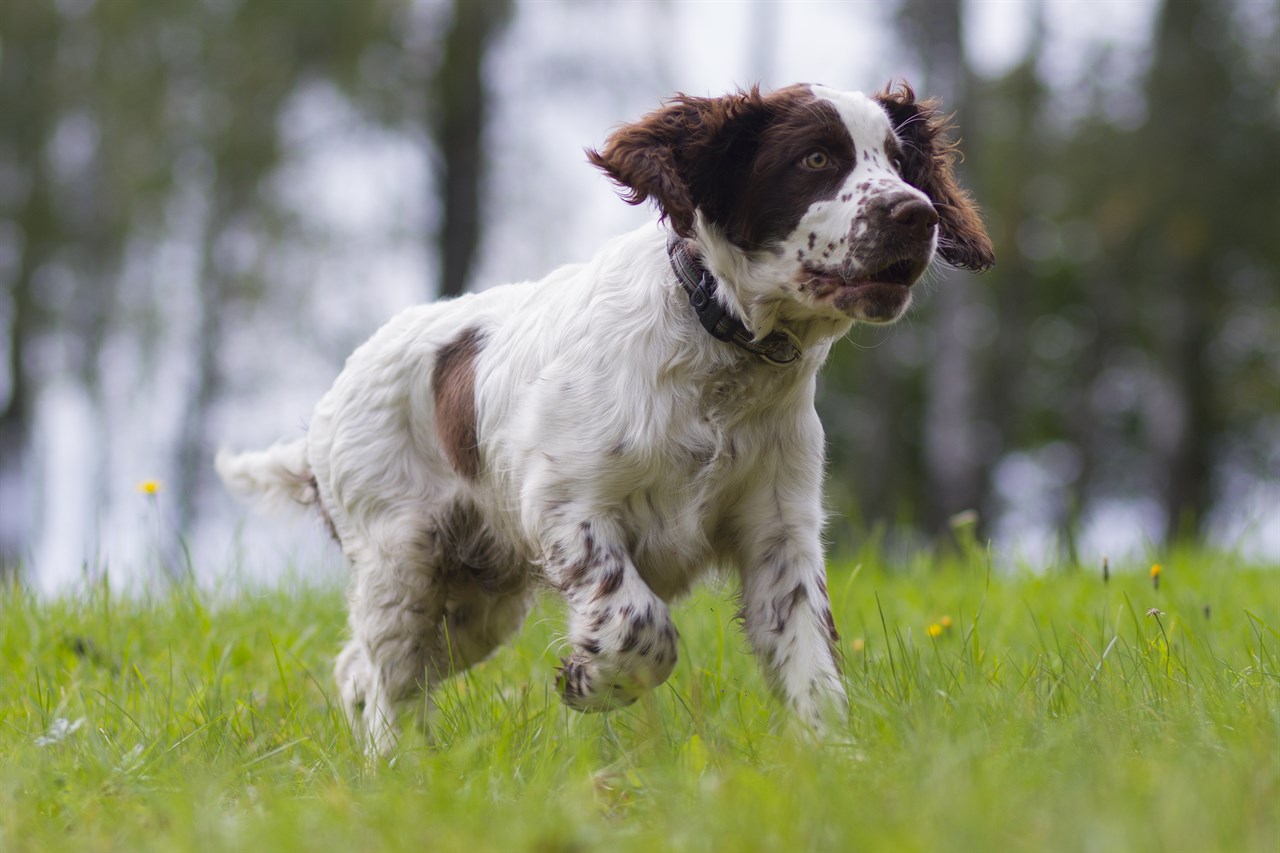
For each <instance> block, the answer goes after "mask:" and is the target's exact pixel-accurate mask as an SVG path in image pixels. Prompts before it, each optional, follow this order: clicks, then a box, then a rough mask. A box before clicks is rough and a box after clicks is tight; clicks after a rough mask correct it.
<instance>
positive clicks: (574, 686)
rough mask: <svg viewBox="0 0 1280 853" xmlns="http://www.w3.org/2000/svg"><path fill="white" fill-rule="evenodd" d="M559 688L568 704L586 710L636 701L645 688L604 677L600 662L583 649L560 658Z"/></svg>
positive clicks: (602, 708)
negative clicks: (634, 686)
mask: <svg viewBox="0 0 1280 853" xmlns="http://www.w3.org/2000/svg"><path fill="white" fill-rule="evenodd" d="M556 689H557V690H558V691H560V698H561V700H562V701H563V702H564V704H566V705H568V706H569V707H570V708H572V709H573V710H575V711H582V712H583V713H596V712H599V711H613V710H616V709H618V708H625V707H626V706H627V705H630V704H631V703H632V702H635V701H636V699H637V698H639V696H640V692H641V691H639V690H636V689H634V688H632V687H630V686H628V685H620V684H615V683H613V682H612V681H610V680H607V679H604V678H602V676H601V667H600V664H599V662H598V661H597V660H595V659H594V658H592V657H590V656H588V655H585V654H583V653H582V652H575V653H573V654H572V655H570V656H569V657H567V658H562V659H561V660H560V668H559V669H557V670H556Z"/></svg>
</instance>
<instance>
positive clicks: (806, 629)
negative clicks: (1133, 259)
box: [216, 83, 994, 754]
mask: <svg viewBox="0 0 1280 853" xmlns="http://www.w3.org/2000/svg"><path fill="white" fill-rule="evenodd" d="M948 131H949V128H948V126H947V118H946V117H945V116H943V115H941V114H940V113H939V105H938V104H937V103H936V102H933V101H919V100H917V99H916V96H915V93H914V92H913V91H912V90H911V88H910V86H908V85H907V84H905V83H902V84H899V85H898V86H897V87H896V88H891V89H889V90H886V91H883V92H881V93H879V94H876V95H874V96H866V95H863V94H861V93H857V92H842V91H836V90H833V89H829V88H825V87H822V86H816V85H796V86H790V87H788V88H784V89H780V90H777V91H774V92H771V93H761V92H760V90H759V88H758V87H757V88H753V89H750V90H748V91H739V92H737V93H735V94H731V95H728V96H725V97H718V98H704V97H689V96H684V95H678V96H676V97H674V98H673V99H671V100H669V101H667V102H665V103H664V104H663V105H662V106H661V107H660V108H659V109H657V110H656V111H654V112H652V113H650V114H648V115H646V116H645V117H644V118H642V119H641V120H640V121H638V122H635V123H633V124H628V125H624V126H622V127H620V128H619V129H617V130H616V131H615V132H614V133H613V134H612V135H611V136H609V138H608V139H607V140H606V142H605V144H604V145H603V147H602V148H601V149H599V150H590V149H589V150H588V151H587V158H588V160H589V161H590V162H591V163H592V164H594V165H595V166H597V167H599V168H600V169H601V170H603V171H604V172H605V174H606V175H608V177H609V178H611V179H612V180H613V181H614V182H615V183H616V184H617V185H618V187H619V189H620V192H621V194H622V196H623V198H624V200H625V201H627V202H629V203H631V204H640V203H642V202H644V201H645V200H652V201H653V202H654V203H655V204H656V207H657V209H658V210H657V213H658V217H657V222H656V224H655V223H651V224H649V225H647V226H645V227H642V228H640V229H639V230H636V231H634V232H632V233H630V234H626V235H624V236H621V237H618V238H615V239H614V240H612V241H611V242H609V243H607V244H606V245H605V246H604V248H603V249H601V250H600V251H599V252H598V253H597V254H596V255H595V256H594V257H593V258H591V260H589V261H587V262H586V263H583V264H576V265H569V266H564V267H561V268H559V269H557V270H555V271H554V272H552V273H551V274H550V275H548V276H547V277H546V278H543V279H542V280H541V281H537V282H532V283H520V284H510V285H505V286H501V287H495V288H492V289H490V290H485V291H483V292H480V293H473V294H468V295H464V296H461V297H458V298H456V299H452V300H447V301H442V302H437V303H435V304H430V305H424V306H418V307H413V308H409V309H407V310H405V311H403V312H402V313H400V314H398V315H397V316H396V317H394V319H392V320H391V321H390V322H389V323H387V325H385V326H384V327H383V328H382V329H381V330H379V331H378V332H377V333H376V334H375V335H374V336H373V338H372V339H370V340H369V341H368V342H367V343H365V344H364V345H363V346H361V347H360V348H359V349H357V350H356V351H355V353H354V354H353V355H352V356H351V357H350V358H349V359H348V361H347V363H346V366H345V368H344V369H343V370H342V372H341V374H340V375H339V376H338V378H337V380H336V382H335V383H334V385H333V387H332V389H331V390H330V391H329V392H328V393H327V394H325V396H324V397H323V399H321V400H320V402H319V404H318V405H317V406H316V409H315V413H314V415H313V417H312V419H311V422H310V427H309V429H308V431H307V434H306V436H305V437H304V438H300V439H297V440H293V441H285V442H281V443H278V444H276V445H274V446H272V447H271V448H269V449H267V450H265V451H261V452H250V453H243V454H240V455H233V454H232V453H230V452H228V451H226V450H223V451H221V452H219V454H218V456H217V460H216V467H217V469H218V471H219V473H220V475H221V477H222V479H223V481H224V482H225V483H226V484H227V486H228V487H229V488H230V490H231V491H233V492H235V493H238V494H241V495H246V496H250V495H256V496H258V497H262V498H267V499H271V498H275V499H282V500H289V501H293V502H296V503H300V504H304V505H308V506H312V507H315V508H316V509H317V510H318V511H319V513H320V514H321V516H322V517H323V519H324V520H325V523H326V524H327V526H328V529H329V531H330V533H331V534H332V535H333V538H334V539H335V540H337V542H338V544H339V545H340V546H341V548H342V550H343V552H344V554H345V555H346V557H347V559H348V560H349V561H350V563H351V567H352V571H353V580H352V587H351V590H350V594H349V603H350V619H349V622H350V630H351V638H350V641H349V642H348V643H347V644H346V647H345V648H344V649H343V651H342V652H341V654H340V655H339V656H338V659H337V664H336V667H335V672H336V678H337V683H338V687H339V690H340V693H341V697H342V703H343V707H344V709H345V710H346V713H347V716H348V719H349V720H350V722H351V724H352V727H353V729H354V730H355V731H356V732H357V734H358V735H359V736H360V737H361V738H362V739H363V742H364V743H365V744H366V746H367V748H368V749H369V750H370V752H372V753H375V754H377V753H382V754H385V753H387V752H388V751H389V750H390V749H392V748H393V746H394V744H395V742H396V738H397V732H398V728H397V723H396V720H397V714H398V713H399V712H401V711H403V709H404V705H405V703H407V702H408V701H410V700H412V699H414V698H415V697H417V696H420V695H421V692H422V691H423V690H425V689H429V688H430V687H432V686H433V685H435V684H437V683H438V682H439V681H440V680H442V679H444V678H447V677H448V676H450V675H451V674H454V673H457V672H459V671H462V670H464V669H466V668H467V667H470V666H472V665H474V664H475V663H477V662H478V661H481V660H483V659H485V658H486V657H488V656H489V655H490V654H491V653H492V652H493V651H494V650H495V649H496V648H497V647H498V646H499V645H500V644H501V643H503V642H504V641H505V640H507V639H508V638H509V637H510V636H511V635H512V634H513V633H514V632H515V631H516V630H517V629H518V628H519V627H520V625H521V623H522V621H523V620H524V618H525V615H526V614H527V613H528V611H529V608H530V605H531V602H532V599H533V595H534V592H535V591H536V589H538V588H539V587H547V588H550V589H552V590H554V591H556V592H557V593H558V594H559V595H560V596H562V597H563V599H564V601H565V602H566V604H567V606H568V643H569V645H571V646H572V649H571V651H570V653H569V654H568V656H567V657H565V658H564V659H563V661H562V665H561V667H560V668H559V670H558V674H557V678H556V684H557V688H558V690H559V693H560V695H561V697H562V699H563V701H564V702H565V703H566V704H567V705H568V706H569V707H571V708H574V709H576V710H579V711H606V710H609V709H613V708H618V707H621V706H624V705H627V704H629V703H631V702H634V701H635V700H636V698H637V697H639V696H640V695H641V694H643V693H644V692H645V691H648V690H651V689H653V688H654V687H655V686H657V685H660V684H662V683H663V682H664V681H666V679H667V678H668V676H670V674H671V672H672V669H673V668H674V667H675V664H676V656H677V641H678V637H679V634H678V633H677V630H676V626H675V625H674V623H673V622H672V618H671V611H670V608H669V604H670V602H672V601H673V600H675V599H677V598H679V597H680V596H681V595H682V594H684V593H685V592H687V591H688V590H689V589H690V587H691V585H692V584H694V583H695V582H696V581H697V580H698V579H699V578H701V577H703V576H704V575H706V574H707V573H708V572H712V571H715V570H719V571H722V572H726V573H731V574H736V576H737V578H738V582H739V586H740V589H739V596H740V604H741V610H740V613H739V616H740V619H741V622H742V626H743V629H744V631H745V634H746V636H747V638H748V640H749V642H750V645H751V648H752V650H753V651H754V653H755V655H756V656H757V658H758V660H759V664H760V667H761V669H762V671H763V674H764V677H765V679H766V681H767V682H768V684H769V685H770V687H771V688H772V689H773V690H774V692H775V693H776V694H777V695H779V696H780V697H781V698H782V699H783V700H784V701H785V703H786V704H787V705H789V706H790V708H791V709H792V710H793V711H794V713H795V714H796V715H797V716H798V718H799V719H800V720H802V721H804V722H805V723H806V724H808V725H810V726H813V727H815V728H816V729H817V730H819V731H822V730H826V729H829V727H830V726H831V725H832V724H833V722H836V721H839V720H842V719H844V717H845V714H846V713H847V700H846V698H845V692H844V686H843V682H842V678H841V673H840V655H839V652H838V646H837V641H838V635H837V632H836V627H835V623H834V621H833V619H832V614H831V606H830V603H829V599H828V594H827V587H826V575H825V565H824V560H823V549H822V542H821V532H822V526H823V507H822V500H821V489H822V476H823V461H824V460H823V453H824V447H823V432H822V426H821V424H820V423H819V421H818V417H817V414H816V413H815V411H814V402H813V401H814V388H815V381H816V375H817V372H818V370H819V368H820V367H821V366H822V364H823V362H825V361H826V359H827V355H828V353H829V351H830V349H831V347H832V345H833V343H835V342H836V341H837V340H838V339H840V338H841V337H842V336H843V335H844V334H845V333H846V332H848V331H849V329H850V327H851V326H852V325H853V324H854V323H857V322H862V323H890V322H892V321H894V320H896V319H897V318H899V317H900V316H902V314H903V312H904V311H906V310H907V308H908V306H909V305H910V303H911V300H912V294H913V288H912V285H913V284H915V283H916V282H917V281H918V280H919V279H920V277H921V276H922V275H923V274H924V272H925V270H926V269H927V268H928V267H929V265H930V263H931V262H932V261H933V260H934V259H935V256H940V257H941V259H942V260H943V261H946V262H948V263H950V264H951V265H953V266H957V267H963V268H967V269H970V270H975V271H981V270H984V269H986V268H988V267H990V266H991V265H992V264H993V263H994V255H993V251H992V246H991V243H990V240H989V239H988V237H987V234H986V232H985V230H984V227H983V224H982V220H981V217H980V214H979V212H978V210H977V208H976V206H975V204H974V202H973V201H972V200H971V198H970V196H969V195H968V193H967V192H966V191H964V190H963V189H961V187H960V186H958V184H957V181H956V178H955V176H954V171H953V161H954V158H955V156H956V147H955V143H953V142H952V141H951V140H950V138H949V137H948Z"/></svg>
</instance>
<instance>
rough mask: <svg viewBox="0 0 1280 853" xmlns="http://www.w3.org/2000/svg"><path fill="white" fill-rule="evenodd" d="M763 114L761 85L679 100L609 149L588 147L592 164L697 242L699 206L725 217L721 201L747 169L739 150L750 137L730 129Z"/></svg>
mask: <svg viewBox="0 0 1280 853" xmlns="http://www.w3.org/2000/svg"><path fill="white" fill-rule="evenodd" d="M763 112H764V102H763V99H762V98H761V97H760V90H759V88H758V87H755V88H752V89H751V91H749V92H739V93H737V94H736V95H727V96H725V97H722V98H697V97H690V96H688V95H677V96H676V97H674V98H673V99H671V100H670V101H667V102H665V103H664V104H663V106H662V108H661V109H658V110H655V111H654V112H651V113H649V114H648V115H646V116H645V117H644V118H642V119H640V121H637V122H634V123H632V124H627V125H623V126H622V127H620V128H618V129H617V130H616V131H614V132H613V133H612V134H611V135H610V136H609V138H608V139H607V140H605V144H604V148H603V150H600V151H597V150H594V149H590V148H588V149H587V159H588V160H589V161H590V162H591V163H592V165H594V166H596V167H598V168H600V169H601V170H603V171H604V173H605V174H606V175H608V176H609V177H610V178H611V179H612V180H613V182H614V183H616V184H617V185H618V186H619V187H620V188H621V190H622V191H621V193H620V195H621V196H622V198H623V200H624V201H626V202H627V203H628V204H640V203H641V202H643V201H645V200H646V199H650V198H652V199H653V200H654V201H655V202H656V203H657V205H658V209H659V211H660V213H661V214H662V218H663V219H666V220H667V221H669V222H670V223H671V227H672V228H673V229H674V230H675V231H676V233H677V234H680V235H681V236H683V237H692V236H694V223H695V221H696V214H697V210H698V208H700V207H701V208H703V209H704V211H706V212H708V213H711V212H712V211H716V212H718V211H719V208H720V207H721V205H720V203H719V202H720V201H721V197H722V196H723V195H724V194H726V193H730V192H732V187H733V182H732V181H731V180H730V179H729V173H730V172H731V170H732V169H733V168H734V167H735V166H738V165H741V162H740V161H741V160H742V156H741V155H740V154H739V153H738V152H735V151H734V150H733V149H734V147H735V139H741V138H743V137H742V135H740V134H735V133H727V132H726V130H727V128H728V127H729V126H730V125H731V124H733V125H736V124H739V123H741V122H743V121H749V120H752V119H754V118H759V117H762V116H763Z"/></svg>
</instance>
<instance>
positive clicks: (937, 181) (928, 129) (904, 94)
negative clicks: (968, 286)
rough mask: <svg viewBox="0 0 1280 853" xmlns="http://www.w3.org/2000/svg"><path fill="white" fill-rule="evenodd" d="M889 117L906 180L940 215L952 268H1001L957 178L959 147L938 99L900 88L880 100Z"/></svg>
mask: <svg viewBox="0 0 1280 853" xmlns="http://www.w3.org/2000/svg"><path fill="white" fill-rule="evenodd" d="M875 97H876V100H877V101H878V102H879V103H880V106H882V107H884V109H885V112H887V113H888V114H889V121H890V122H892V123H893V129H894V132H896V133H897V134H898V139H899V141H900V143H901V149H902V177H903V179H904V180H905V181H906V182H907V183H909V184H911V185H912V186H913V187H915V188H916V189H918V190H920V191H922V192H923V193H924V194H925V195H927V196H929V199H930V200H931V201H932V202H933V206H934V208H936V209H937V211H938V220H939V221H938V227H939V232H938V252H939V253H940V254H941V255H942V257H943V259H945V260H946V261H947V262H948V263H950V264H953V265H955V266H957V267H964V268H965V269H970V270H974V271H975V272H981V271H982V270H985V269H989V268H990V267H991V266H993V265H994V264H995V262H996V256H995V252H994V250H993V249H992V247H991V238H989V237H988V236H987V230H986V228H985V227H983V224H982V217H981V216H980V215H979V213H978V206H977V204H975V203H974V201H973V199H972V198H971V197H970V196H969V193H968V192H967V191H965V190H964V189H962V188H961V187H960V185H959V184H958V183H956V178H955V169H954V165H955V158H956V155H957V154H958V153H959V147H958V144H957V143H956V142H954V141H953V140H952V139H951V138H950V137H949V136H948V134H947V131H949V130H950V129H951V126H950V125H949V124H948V120H949V118H950V117H949V116H945V115H942V114H941V113H939V112H938V108H939V106H940V104H939V102H938V101H937V99H933V98H931V99H929V100H926V101H917V100H916V95H915V92H913V91H912V90H911V86H909V85H908V84H906V83H905V82H904V83H899V84H898V87H897V88H896V89H892V88H890V89H886V90H885V91H883V92H881V93H879V94H878V95H876V96H875Z"/></svg>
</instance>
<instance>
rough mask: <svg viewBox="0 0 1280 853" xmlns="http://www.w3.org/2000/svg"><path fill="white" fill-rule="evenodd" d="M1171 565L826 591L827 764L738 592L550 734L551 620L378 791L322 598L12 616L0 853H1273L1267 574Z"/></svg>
mask: <svg viewBox="0 0 1280 853" xmlns="http://www.w3.org/2000/svg"><path fill="white" fill-rule="evenodd" d="M1162 557H1163V558H1162V559H1161V563H1162V566H1163V568H1162V572H1161V574H1160V583H1159V588H1158V589H1157V588H1155V587H1154V585H1153V582H1152V579H1151V577H1150V573H1149V565H1150V564H1149V563H1148V564H1144V565H1130V566H1118V567H1115V568H1114V571H1113V574H1112V576H1111V579H1110V581H1109V582H1108V583H1104V582H1103V579H1102V576H1101V572H1100V571H1099V570H1098V569H1097V568H1094V567H1090V568H1088V569H1077V570H1064V571H1059V572H1053V573H1050V574H1047V575H1042V576H1033V575H1029V574H1028V575H1013V576H1009V575H991V576H989V575H988V572H987V570H986V567H985V560H984V559H983V557H982V555H980V554H974V555H971V557H970V558H968V559H964V558H952V559H947V560H926V559H924V558H919V559H918V561H917V563H918V564H916V565H912V566H905V567H904V566H898V567H896V568H895V569H894V570H892V571H891V570H889V569H888V568H887V567H885V566H883V565H881V564H880V563H879V562H878V560H879V558H878V557H876V556H874V555H864V556H863V557H862V558H861V561H860V562H859V561H857V560H854V561H850V562H849V563H848V564H840V565H835V566H833V567H832V570H831V590H832V598H833V604H834V606H835V610H836V618H837V622H838V624H839V627H840V629H841V633H842V641H841V643H842V648H843V652H844V655H845V676H846V679H847V681H848V686H849V694H850V706H851V707H850V723H849V727H848V730H847V731H843V732H840V733H838V736H837V737H834V738H831V739H830V742H821V743H818V742H813V740H812V739H811V738H809V737H808V736H806V734H805V733H804V732H802V731H798V730H797V727H796V726H795V725H794V724H792V723H790V722H789V720H788V717H787V715H786V713H785V712H784V711H783V710H782V709H781V708H779V707H778V706H777V705H776V704H775V703H774V702H773V701H772V700H771V699H770V697H769V696H768V694H767V693H766V691H765V688H764V685H763V682H762V680H761V679H760V677H759V675H758V674H757V672H756V669H755V665H754V662H753V661H752V659H751V658H750V656H749V655H748V654H747V653H746V651H745V643H744V641H743V639H742V638H741V635H740V633H739V631H738V629H737V626H736V625H735V624H734V620H733V612H734V604H733V601H732V595H731V593H730V592H729V591H728V590H722V591H714V590H713V591H707V592H703V593H700V594H698V595H697V596H696V597H694V598H692V599H691V600H689V601H686V602H684V603H682V604H681V605H680V606H679V607H678V608H677V624H678V625H679V626H680V629H681V632H682V636H681V648H680V652H681V661H680V665H679V668H678V669H677V670H676V673H675V675H674V676H673V677H672V678H671V680H670V682H669V683H668V684H666V685H664V686H663V687H662V688H660V689H659V690H658V691H656V692H655V693H654V694H653V695H652V697H650V698H649V699H648V700H646V701H644V702H642V703H639V704H638V705H636V706H633V707H632V708H630V709H627V710H626V711H622V712H617V713H615V714H613V715H608V716H581V715H578V714H576V713H574V712H571V711H568V710H567V709H565V708H563V707H562V706H561V705H560V704H559V701H558V699H557V697H556V696H555V694H554V692H553V689H552V682H553V667H554V666H555V663H556V661H557V659H558V657H559V655H560V654H561V653H562V651H563V649H562V648H561V642H560V636H561V634H560V632H561V631H562V614H561V612H560V610H559V608H558V606H557V605H556V604H555V603H554V602H552V601H547V602H544V603H543V605H542V606H541V607H539V609H538V610H537V611H535V613H534V614H533V616H531V617H530V619H529V621H528V623H527V624H526V626H525V630H524V632H523V634H522V635H521V636H520V638H519V640H518V642H517V643H516V644H515V645H513V646H511V647H509V648H507V649H505V650H503V651H502V652H501V653H500V654H499V655H498V656H497V657H495V658H494V659H493V660H491V661H489V662H487V663H485V664H483V665H481V666H480V667H478V668H476V669H475V670H474V671H473V672H471V673H469V674H468V675H466V676H465V677H464V678H461V679H458V680H455V681H454V682H452V683H451V684H449V685H448V686H447V687H446V688H444V689H443V690H442V692H441V694H440V696H439V702H438V704H439V707H438V709H437V710H436V711H435V712H434V713H433V715H432V717H431V736H430V737H429V738H428V737H425V736H423V735H422V734H421V733H419V732H416V731H415V732H412V733H410V734H409V735H407V736H406V737H405V739H404V740H403V741H402V744H401V748H400V750H399V753H398V755H397V757H396V758H395V760H394V761H393V762H392V763H390V765H388V764H387V763H370V762H367V761H366V760H365V759H364V758H363V756H362V754H361V752H360V750H359V748H358V747H357V746H356V745H355V744H354V743H353V742H352V738H351V736H350V733H349V732H348V730H347V728H346V726H345V724H344V722H343V721H342V718H341V712H340V711H339V709H338V708H337V707H336V706H335V704H334V697H333V688H332V685H331V676H330V669H331V662H332V658H333V655H334V654H335V652H336V651H337V650H338V648H339V645H340V640H341V635H342V630H343V624H344V615H343V602H342V594H341V591H340V590H334V589H314V588H312V589H307V588H294V589H289V590H282V591H278V592H268V593H247V592H245V593H239V594H223V595H219V596H209V595H204V594H201V593H197V592H195V591H193V590H190V589H182V590H177V591H175V592H173V593H172V594H169V595H166V596H154V597H152V598H151V599H149V600H145V601H138V600H128V599H124V598H122V597H120V596H115V595H112V594H110V593H109V592H108V591H107V590H105V589H100V590H98V591H96V592H94V593H93V594H90V595H88V596H86V597H84V598H82V599H79V600H75V601H61V602H38V601H36V600H33V599H32V598H31V597H29V596H27V595H26V594H24V593H21V592H19V591H17V590H9V591H7V592H4V593H0V851H27V850H76V851H83V850H165V851H169V850H183V849H200V850H237V851H239V850H268V849H303V850H377V849H413V850H419V849H444V850H460V851H461V850H465V851H471V850H477V849H499V850H506V849H516V850H536V851H552V850H584V851H585V850H646V851H647V850H654V849H676V850H685V849H695V850H702V849H705V850H800V849H829V850H860V849H869V850H1045V849H1053V850H1117V851H1129V850H1189V851H1190V850H1196V851H1199V850H1258V851H1267V852H1268V853H1275V851H1276V850H1278V849H1280V634H1278V633H1277V631H1278V630H1280V571H1276V570H1275V569H1274V568H1271V569H1268V568H1265V567H1256V566H1247V565H1241V564H1240V563H1239V561H1237V560H1234V559H1233V558H1230V557H1222V556H1215V555H1209V554H1203V553H1185V554H1167V555H1162ZM1152 609H1155V610H1157V611H1159V612H1158V613H1156V614H1151V613H1150V611H1151V610H1152ZM59 721H62V722H59Z"/></svg>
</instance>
